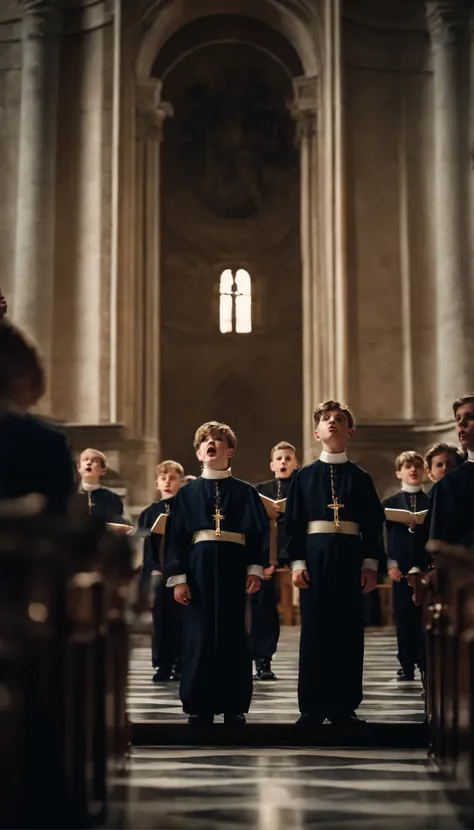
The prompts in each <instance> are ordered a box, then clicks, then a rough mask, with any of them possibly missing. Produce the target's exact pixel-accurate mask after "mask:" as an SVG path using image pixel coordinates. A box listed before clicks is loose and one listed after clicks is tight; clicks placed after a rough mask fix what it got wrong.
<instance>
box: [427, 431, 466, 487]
mask: <svg viewBox="0 0 474 830" xmlns="http://www.w3.org/2000/svg"><path fill="white" fill-rule="evenodd" d="M464 460H465V459H464V456H463V454H462V453H461V452H460V450H459V449H458V448H457V447H456V446H455V445H454V444H444V443H442V442H438V443H436V444H433V446H432V447H430V448H429V450H428V452H427V453H426V455H425V470H426V475H427V476H428V478H429V480H430V481H431V482H432V484H436V483H437V482H438V481H441V479H442V478H444V476H445V475H446V473H449V472H450V470H455V469H456V467H459V465H460V464H462V463H463V462H464ZM430 495H431V493H430Z"/></svg>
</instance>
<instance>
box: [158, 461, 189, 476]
mask: <svg viewBox="0 0 474 830" xmlns="http://www.w3.org/2000/svg"><path fill="white" fill-rule="evenodd" d="M166 473H178V475H179V477H180V478H184V468H183V467H182V466H181V464H179V463H178V462H177V461H172V460H171V459H170V460H169V461H161V462H160V464H158V466H157V468H156V477H157V478H158V476H164V475H166Z"/></svg>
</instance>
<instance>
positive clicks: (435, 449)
mask: <svg viewBox="0 0 474 830" xmlns="http://www.w3.org/2000/svg"><path fill="white" fill-rule="evenodd" d="M443 452H449V453H450V455H453V456H454V458H455V461H456V464H462V462H463V460H464V458H463V455H462V453H461V452H460V451H459V449H458V448H457V447H456V445H455V444H444V443H443V442H442V441H438V442H437V443H436V444H433V446H432V447H430V448H429V450H428V452H427V453H426V455H425V464H426V466H427V467H428V469H429V470H431V467H432V466H433V458H435V457H436V456H437V455H441V453H443Z"/></svg>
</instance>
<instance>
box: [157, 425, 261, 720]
mask: <svg viewBox="0 0 474 830" xmlns="http://www.w3.org/2000/svg"><path fill="white" fill-rule="evenodd" d="M194 447H195V450H196V455H197V458H198V460H199V461H200V462H201V464H202V465H203V470H202V475H201V476H200V477H199V478H197V479H196V481H192V482H190V484H187V485H186V486H185V487H182V488H181V489H180V491H179V492H178V493H177V495H176V497H175V500H174V504H173V512H172V514H171V517H170V522H169V525H168V528H167V534H166V548H165V574H166V577H167V584H168V586H169V587H171V588H172V589H173V591H174V597H175V599H176V601H177V602H179V603H181V604H182V605H183V606H184V608H183V647H182V667H181V686H180V697H181V701H182V704H183V709H184V711H185V712H186V713H187V714H188V715H189V723H191V724H195V725H200V724H212V723H213V721H214V716H215V715H219V714H223V715H224V721H225V723H226V724H227V725H230V726H241V725H243V724H245V715H244V713H245V712H248V709H249V705H250V700H251V696H252V659H251V655H250V650H249V648H248V643H247V632H246V629H245V609H246V593H248V594H253V593H255V592H256V591H258V590H259V588H260V580H261V577H262V575H263V564H264V554H263V545H264V541H265V536H266V533H267V530H268V520H267V514H266V512H265V509H264V507H263V505H262V502H261V499H260V497H259V495H258V493H257V491H256V490H255V488H254V487H252V486H251V485H250V484H247V483H246V482H244V481H239V480H238V479H235V478H233V477H232V475H231V469H230V466H229V464H230V460H231V458H232V457H233V456H234V454H235V447H236V437H235V434H234V432H233V431H232V429H231V428H230V427H229V426H227V425H226V424H222V423H218V422H216V421H211V422H208V423H206V424H203V425H202V426H201V427H199V429H198V430H197V432H196V435H195V439H194Z"/></svg>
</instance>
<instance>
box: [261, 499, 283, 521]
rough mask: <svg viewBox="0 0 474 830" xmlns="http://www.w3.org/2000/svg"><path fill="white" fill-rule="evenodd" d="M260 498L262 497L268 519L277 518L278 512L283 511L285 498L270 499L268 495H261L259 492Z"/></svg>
mask: <svg viewBox="0 0 474 830" xmlns="http://www.w3.org/2000/svg"><path fill="white" fill-rule="evenodd" d="M259 496H260V498H261V499H262V502H263V506H264V508H265V510H266V511H267V516H268V518H269V519H277V518H278V516H279V514H280V513H284V512H285V509H286V499H278V500H277V501H275V499H270V498H268V496H263V495H262V494H261V493H259Z"/></svg>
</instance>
